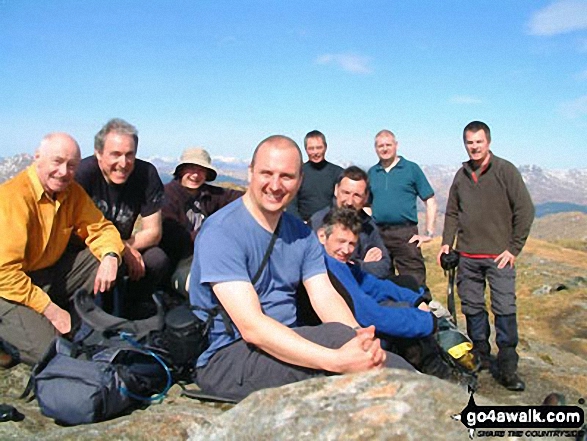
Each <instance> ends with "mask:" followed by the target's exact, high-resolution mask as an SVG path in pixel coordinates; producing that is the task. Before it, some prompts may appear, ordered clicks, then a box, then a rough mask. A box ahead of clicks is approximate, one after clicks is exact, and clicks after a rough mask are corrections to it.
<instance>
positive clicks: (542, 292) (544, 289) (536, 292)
mask: <svg viewBox="0 0 587 441" xmlns="http://www.w3.org/2000/svg"><path fill="white" fill-rule="evenodd" d="M551 292H552V286H550V285H542V286H541V287H540V288H538V289H535V290H534V291H532V295H533V296H544V295H546V294H550V293H551Z"/></svg>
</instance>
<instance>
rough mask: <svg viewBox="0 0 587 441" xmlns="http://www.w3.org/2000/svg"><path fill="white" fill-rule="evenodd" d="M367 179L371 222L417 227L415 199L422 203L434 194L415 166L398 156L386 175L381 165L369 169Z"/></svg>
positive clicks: (413, 163)
mask: <svg viewBox="0 0 587 441" xmlns="http://www.w3.org/2000/svg"><path fill="white" fill-rule="evenodd" d="M368 175H369V188H370V189H371V199H372V204H371V207H372V209H373V219H374V220H375V222H376V223H377V224H389V225H406V224H414V225H415V224H417V223H418V209H417V207H416V199H417V198H418V197H419V198H420V199H422V200H423V201H425V200H426V199H429V198H431V197H432V196H434V190H433V189H432V187H431V186H430V183H429V182H428V179H426V176H425V175H424V172H423V171H422V169H421V168H420V166H418V164H416V163H415V162H412V161H408V160H407V159H404V158H403V157H401V156H400V160H399V162H398V163H397V164H396V165H395V166H394V167H393V168H392V169H391V170H389V172H386V171H385V169H384V168H383V167H382V166H381V164H376V165H374V166H373V167H371V168H370V169H369V172H368Z"/></svg>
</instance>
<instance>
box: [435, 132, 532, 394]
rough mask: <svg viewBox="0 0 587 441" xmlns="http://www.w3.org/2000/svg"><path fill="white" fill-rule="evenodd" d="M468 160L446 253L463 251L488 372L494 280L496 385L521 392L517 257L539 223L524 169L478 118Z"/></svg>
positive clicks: (470, 326)
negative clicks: (502, 151) (500, 152)
mask: <svg viewBox="0 0 587 441" xmlns="http://www.w3.org/2000/svg"><path fill="white" fill-rule="evenodd" d="M463 140H464V142H465V148H466V149H467V153H468V155H469V158H470V159H469V161H467V162H464V163H463V167H462V168H461V169H460V170H459V171H458V172H457V174H456V176H455V178H454V181H453V183H452V186H451V188H450V193H449V197H448V202H447V204H446V216H445V220H444V233H443V236H442V247H441V249H440V251H439V253H438V256H437V257H438V259H437V260H438V263H439V264H440V257H441V256H442V254H445V253H448V252H449V251H450V248H451V247H452V246H453V243H454V240H455V237H456V238H457V244H456V249H457V251H459V253H460V263H459V267H458V274H457V287H458V293H459V297H460V298H461V305H462V309H463V313H464V314H465V317H466V319H467V332H468V334H469V337H470V338H471V340H472V341H473V345H474V352H476V353H477V355H478V356H479V358H480V361H481V366H482V367H485V368H488V367H489V364H490V363H489V361H490V359H489V354H490V345H489V334H490V328H489V319H488V314H487V310H486V308H485V295H484V291H485V284H486V280H487V281H488V282H489V287H490V293H491V294H490V295H491V309H492V312H493V314H494V316H495V331H496V343H497V347H498V349H499V352H498V355H497V366H498V375H497V380H498V381H499V382H500V383H501V384H502V385H503V386H505V387H506V388H507V389H509V390H514V391H522V390H524V388H525V384H524V382H523V381H522V380H521V379H520V377H519V376H518V374H517V368H518V358H519V357H518V354H517V352H516V346H517V344H518V326H517V321H516V293H515V288H516V271H515V268H514V263H515V261H516V256H517V255H518V254H519V253H520V252H521V251H522V248H523V246H524V244H525V243H526V239H527V238H528V234H529V232H530V227H531V226H532V221H533V219H534V205H533V204H532V199H531V198H530V194H529V193H528V189H527V188H526V185H525V184H524V181H523V180H522V176H521V174H520V172H519V171H518V170H517V168H516V167H515V166H514V165H513V164H511V163H510V162H508V161H506V160H504V159H501V158H498V157H497V156H495V155H494V154H493V153H492V152H491V150H490V144H491V133H490V131H489V127H488V126H487V125H486V124H485V123H482V122H479V121H473V122H471V123H469V124H468V125H467V126H466V127H465V129H464V131H463Z"/></svg>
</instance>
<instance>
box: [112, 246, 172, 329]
mask: <svg viewBox="0 0 587 441" xmlns="http://www.w3.org/2000/svg"><path fill="white" fill-rule="evenodd" d="M141 254H142V256H143V262H144V263H145V276H144V277H143V278H142V279H140V280H136V281H131V280H125V281H124V282H123V281H122V280H121V277H119V281H118V282H117V289H118V292H119V293H120V295H121V296H122V299H116V304H115V305H114V306H112V311H113V312H118V311H120V315H121V316H122V317H125V318H129V319H135V320H136V319H143V318H148V317H150V316H151V315H153V314H154V313H155V311H156V306H155V302H153V298H152V297H153V293H154V292H155V291H157V290H159V289H162V290H165V289H166V288H167V287H168V286H169V279H170V268H171V264H170V260H169V257H167V254H165V252H164V251H163V250H162V249H161V248H159V247H151V248H148V249H146V250H143V251H142V252H141ZM126 274H127V270H126V267H125V265H123V266H122V271H120V272H119V275H120V276H124V275H126ZM107 309H109V308H107Z"/></svg>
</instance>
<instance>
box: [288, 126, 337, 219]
mask: <svg viewBox="0 0 587 441" xmlns="http://www.w3.org/2000/svg"><path fill="white" fill-rule="evenodd" d="M327 147H328V146H327V144H326V137H325V136H324V134H323V133H322V132H319V131H318V130H312V131H311V132H308V133H307V134H306V137H305V138H304V148H305V150H306V154H307V155H308V162H305V163H304V165H303V167H302V173H303V179H302V185H301V187H300V190H299V191H298V194H297V195H296V197H295V198H294V199H293V201H291V203H290V204H289V206H288V207H287V211H288V212H289V213H290V214H293V215H294V216H297V217H299V218H301V219H302V220H303V221H304V222H308V220H309V219H310V217H312V215H313V214H314V213H316V212H317V211H318V210H320V209H322V208H324V207H329V206H330V201H331V200H332V193H333V191H334V184H335V183H336V179H337V178H338V175H340V173H341V172H342V167H340V166H338V165H335V164H333V163H331V162H328V161H327V160H326V159H325V156H326V149H327Z"/></svg>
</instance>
